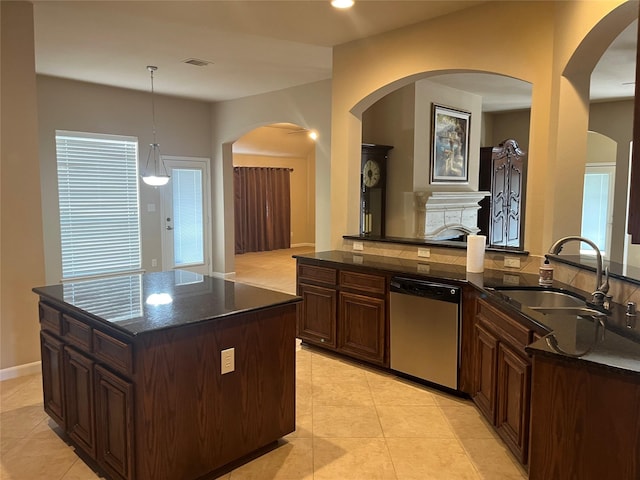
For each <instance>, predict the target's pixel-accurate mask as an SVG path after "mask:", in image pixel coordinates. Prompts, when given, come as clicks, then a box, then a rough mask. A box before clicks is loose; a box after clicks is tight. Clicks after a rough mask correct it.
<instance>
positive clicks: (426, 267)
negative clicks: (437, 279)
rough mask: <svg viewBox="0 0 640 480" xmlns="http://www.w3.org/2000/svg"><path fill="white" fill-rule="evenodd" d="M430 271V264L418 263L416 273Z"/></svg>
mask: <svg viewBox="0 0 640 480" xmlns="http://www.w3.org/2000/svg"><path fill="white" fill-rule="evenodd" d="M430 271H431V265H428V264H426V263H419V264H418V273H429V272H430Z"/></svg>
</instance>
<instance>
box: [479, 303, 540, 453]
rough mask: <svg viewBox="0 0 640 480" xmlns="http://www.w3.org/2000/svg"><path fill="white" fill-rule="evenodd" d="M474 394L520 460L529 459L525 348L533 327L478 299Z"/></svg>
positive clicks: (528, 385) (528, 383) (528, 364)
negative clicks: (522, 323) (526, 325)
mask: <svg viewBox="0 0 640 480" xmlns="http://www.w3.org/2000/svg"><path fill="white" fill-rule="evenodd" d="M475 322H476V323H475V341H474V345H475V361H474V371H475V386H474V393H473V395H472V397H473V400H474V402H475V403H476V405H477V407H478V409H479V410H480V411H481V412H482V413H483V415H484V416H485V417H486V418H487V420H489V421H490V422H491V423H492V424H493V425H494V426H495V428H496V430H497V432H498V434H499V435H500V437H501V438H502V439H503V440H504V442H505V443H506V444H507V446H508V447H509V448H510V449H511V451H512V452H513V453H514V454H515V455H516V457H517V458H518V460H519V461H520V462H521V463H523V464H526V463H527V459H528V442H529V417H530V397H531V394H530V389H531V362H530V360H529V358H528V357H527V355H526V353H525V351H524V348H525V347H526V346H527V345H528V344H529V343H531V339H532V336H533V331H532V330H530V329H529V328H527V327H525V326H523V325H521V324H520V323H518V322H517V321H515V320H514V319H512V318H510V316H509V315H506V314H504V313H503V312H501V311H499V310H498V309H497V308H495V307H494V306H493V305H490V304H489V303H488V302H486V301H484V300H482V299H479V300H478V301H477V313H476V319H475Z"/></svg>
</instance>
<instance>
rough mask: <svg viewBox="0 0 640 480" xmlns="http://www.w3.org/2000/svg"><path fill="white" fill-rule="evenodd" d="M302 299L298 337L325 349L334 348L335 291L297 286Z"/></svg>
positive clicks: (303, 285) (309, 286)
mask: <svg viewBox="0 0 640 480" xmlns="http://www.w3.org/2000/svg"><path fill="white" fill-rule="evenodd" d="M298 295H300V296H301V297H302V299H303V302H302V304H301V306H300V309H301V312H300V315H299V318H298V328H297V330H298V332H297V334H298V337H300V338H301V339H303V340H309V341H311V342H314V343H318V344H321V345H322V346H326V347H333V348H335V347H336V298H337V295H336V291H335V289H331V288H324V287H318V286H315V285H305V284H300V285H298Z"/></svg>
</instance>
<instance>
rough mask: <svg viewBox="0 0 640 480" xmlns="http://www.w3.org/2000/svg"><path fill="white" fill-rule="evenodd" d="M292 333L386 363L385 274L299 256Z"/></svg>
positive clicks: (365, 358)
mask: <svg viewBox="0 0 640 480" xmlns="http://www.w3.org/2000/svg"><path fill="white" fill-rule="evenodd" d="M297 291H298V295H300V296H301V297H302V298H303V302H302V304H301V305H300V306H299V309H300V310H299V315H298V327H297V335H298V337H299V338H300V339H302V340H303V341H305V342H308V343H311V344H314V345H317V346H320V347H323V348H327V349H330V350H335V351H337V352H340V353H343V354H345V355H348V356H350V357H353V358H357V359H359V360H364V361H367V362H370V363H374V364H376V365H381V366H387V367H388V366H389V359H388V354H387V350H388V349H387V346H386V344H387V337H388V335H387V334H386V332H387V315H386V308H387V302H386V291H387V289H386V277H385V276H384V275H376V274H370V273H363V272H356V271H351V270H345V269H341V270H338V269H335V268H328V267H322V266H317V265H309V264H306V263H304V262H301V261H300V260H298V286H297Z"/></svg>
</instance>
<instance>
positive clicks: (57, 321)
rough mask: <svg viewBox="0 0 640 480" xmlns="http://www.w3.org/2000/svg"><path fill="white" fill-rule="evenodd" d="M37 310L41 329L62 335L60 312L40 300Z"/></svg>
mask: <svg viewBox="0 0 640 480" xmlns="http://www.w3.org/2000/svg"><path fill="white" fill-rule="evenodd" d="M38 311H39V315H40V326H41V327H42V329H43V330H48V331H50V332H51V333H55V334H56V335H62V313H60V312H59V311H58V310H56V309H55V308H53V307H50V306H49V305H47V304H46V303H42V302H41V303H40V304H39V305H38Z"/></svg>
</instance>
